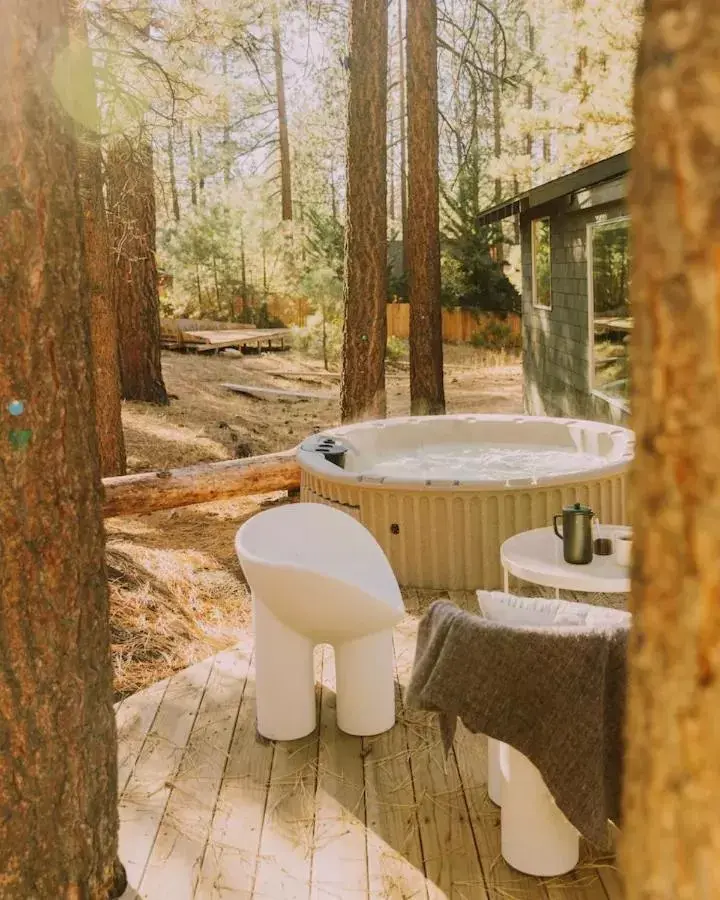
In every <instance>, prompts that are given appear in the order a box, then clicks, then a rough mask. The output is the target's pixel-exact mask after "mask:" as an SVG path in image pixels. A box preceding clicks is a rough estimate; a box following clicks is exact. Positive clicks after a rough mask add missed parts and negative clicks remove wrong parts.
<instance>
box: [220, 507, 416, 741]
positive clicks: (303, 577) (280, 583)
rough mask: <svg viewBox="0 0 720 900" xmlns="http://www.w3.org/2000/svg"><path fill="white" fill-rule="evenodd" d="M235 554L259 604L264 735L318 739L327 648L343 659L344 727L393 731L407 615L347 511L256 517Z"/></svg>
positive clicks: (383, 561) (340, 706) (376, 551)
mask: <svg viewBox="0 0 720 900" xmlns="http://www.w3.org/2000/svg"><path fill="white" fill-rule="evenodd" d="M235 549H236V551H237V554H238V558H239V560H240V564H241V565H242V568H243V571H244V572H245V576H246V578H247V581H248V584H249V585H250V588H251V590H252V597H253V620H254V628H255V666H256V694H257V727H258V731H259V732H260V734H262V735H263V736H264V737H266V738H270V739H271V740H293V739H294V738H299V737H304V736H305V735H307V734H310V732H312V731H313V729H314V728H315V724H316V707H315V679H314V670H313V650H314V647H315V645H316V644H323V643H328V644H332V645H333V647H334V649H335V669H336V674H337V723H338V727H339V728H340V729H341V730H342V731H345V732H347V733H348V734H354V735H372V734H380V733H381V732H383V731H387V730H389V729H390V728H392V727H393V725H394V724H395V684H394V672H393V647H392V627H393V625H394V624H395V623H396V622H398V621H399V620H400V619H401V618H402V617H403V615H404V613H405V609H404V606H403V601H402V597H401V595H400V588H399V587H398V583H397V580H396V578H395V575H394V574H393V571H392V569H391V568H390V563H389V562H388V560H387V557H386V556H385V554H384V553H383V551H382V549H381V547H380V545H379V544H378V543H377V541H376V540H375V538H374V537H373V536H372V534H370V532H369V531H368V530H367V529H366V528H365V527H364V526H363V525H361V524H360V522H358V521H356V520H355V519H353V518H352V516H349V515H347V514H346V513H344V512H341V511H340V510H337V509H334V508H332V507H329V506H324V505H322V504H318V503H296V504H290V505H287V506H280V507H278V508H276V509H271V510H266V511H265V512H261V513H258V515H256V516H253V518H252V519H250V520H248V521H247V522H246V523H245V524H244V525H243V526H242V527H241V528H240V529H239V531H238V533H237V536H236V538H235Z"/></svg>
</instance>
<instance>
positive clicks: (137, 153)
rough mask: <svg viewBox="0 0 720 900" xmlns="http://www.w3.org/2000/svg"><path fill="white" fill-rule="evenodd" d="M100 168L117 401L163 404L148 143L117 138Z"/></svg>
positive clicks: (153, 210)
mask: <svg viewBox="0 0 720 900" xmlns="http://www.w3.org/2000/svg"><path fill="white" fill-rule="evenodd" d="M106 168H107V191H108V206H109V210H110V225H111V239H112V247H113V259H114V264H115V270H114V277H113V289H114V294H115V308H116V309H117V312H118V331H119V347H120V377H121V379H122V389H123V397H124V398H125V399H126V400H145V401H147V402H149V403H160V404H165V403H167V402H168V398H167V392H166V391H165V384H164V382H163V377H162V367H161V360H160V298H159V295H158V283H157V282H158V279H157V263H156V260H155V186H154V183H153V164H152V149H151V147H150V144H149V142H148V141H147V140H146V139H145V138H144V137H140V138H139V139H138V140H137V141H135V142H133V141H131V140H130V139H129V138H121V139H119V140H117V141H116V142H115V143H114V144H113V145H112V146H111V147H110V149H109V151H108V156H107V167H106Z"/></svg>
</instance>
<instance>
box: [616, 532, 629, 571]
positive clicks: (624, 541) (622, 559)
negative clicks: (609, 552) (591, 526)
mask: <svg viewBox="0 0 720 900" xmlns="http://www.w3.org/2000/svg"><path fill="white" fill-rule="evenodd" d="M632 543H633V540H632V534H628V533H627V532H624V533H622V532H621V533H620V534H616V535H615V559H616V560H617V564H618V565H619V566H629V565H630V560H631V558H632Z"/></svg>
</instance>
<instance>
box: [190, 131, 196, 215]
mask: <svg viewBox="0 0 720 900" xmlns="http://www.w3.org/2000/svg"><path fill="white" fill-rule="evenodd" d="M188 156H189V157H190V176H189V177H190V203H191V204H192V205H193V206H197V202H198V191H197V158H196V155H195V141H194V139H193V130H192V126H190V128H188Z"/></svg>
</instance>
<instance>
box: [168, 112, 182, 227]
mask: <svg viewBox="0 0 720 900" xmlns="http://www.w3.org/2000/svg"><path fill="white" fill-rule="evenodd" d="M167 154H168V172H169V173H170V197H171V198H172V211H173V219H175V221H176V222H179V221H180V198H179V196H178V188H177V178H176V177H175V141H174V140H173V126H172V125H169V126H168V135H167Z"/></svg>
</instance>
